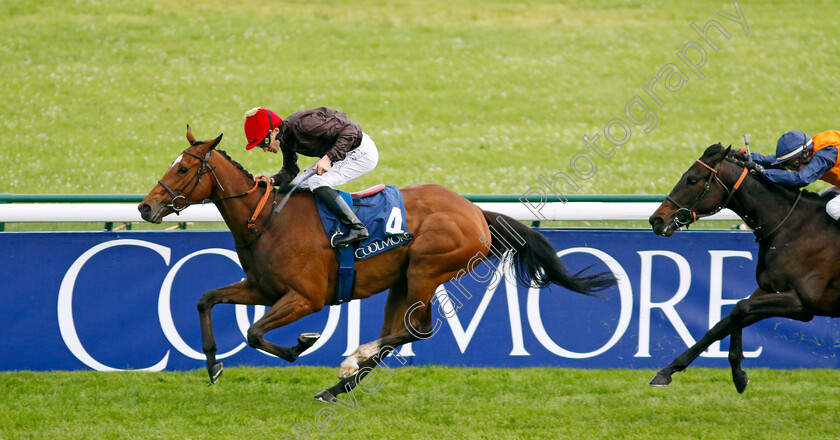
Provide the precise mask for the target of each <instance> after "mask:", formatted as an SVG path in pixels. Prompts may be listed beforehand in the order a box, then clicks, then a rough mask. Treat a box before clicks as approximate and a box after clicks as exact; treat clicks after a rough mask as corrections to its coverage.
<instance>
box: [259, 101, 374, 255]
mask: <svg viewBox="0 0 840 440" xmlns="http://www.w3.org/2000/svg"><path fill="white" fill-rule="evenodd" d="M245 137H246V138H247V139H248V145H246V147H245V149H246V150H250V149H251V148H254V147H256V146H259V147H260V148H262V150H263V151H266V152H271V153H277V152H278V151H282V152H283V168H282V169H281V170H280V172H278V173H277V174H275V175H274V176H272V177H270V178H269V179H268V180H269V183H270V184H271V185H277V186H280V187H281V190H282V189H285V190H288V188H289V185H290V184H291V183H297V181H294V182H293V179H295V177H296V176H297V175H298V172H299V171H300V169H299V168H298V166H297V157H298V153H300V154H302V155H304V156H310V157H318V158H319V159H318V160H317V161H316V162H315V163H313V164H312V165H311V167H310V168H311V169H312V170H314V171H315V173H316V174H317V175H313V176H312V177H311V178H309V179H308V180H307V181H305V182H302V183H301V184H300V186H301V188H304V189H310V190H311V191H312V192H313V193H314V194H315V196H317V197H319V198H320V199H321V200H322V201H323V202H324V204H325V205H326V206H327V208H329V210H330V211H332V213H333V214H335V215H336V217H338V219H339V220H340V221H341V222H342V223H344V224H346V225H348V226H349V227H350V230H349V231H348V232H347V234H344V235H342V236H340V237H339V238H337V239H335V240H334V241H333V242H332V243H331V244H332V245H333V246H334V247H344V246H348V245H350V244H352V243H354V242H357V241H361V240H364V239H366V238H368V230H367V228H365V225H364V224H363V223H362V222H361V221H359V218H358V217H356V214H355V213H354V212H353V210H352V209H351V208H350V206H348V205H347V202H345V201H344V199H343V198H341V196H340V195H339V194H338V192H337V191H336V190H335V189H333V188H334V187H336V186H339V185H343V184H345V183H347V182H349V181H351V180H353V179H356V178H358V177H361V176H363V175H365V174H367V173H369V172H370V171H371V170H373V168H374V167H376V163H377V162H378V161H379V151H378V150H377V149H376V144H374V143H373V141H372V140H371V139H370V137H369V136H368V135H367V134H365V133H363V132H362V129H361V127H359V124H357V123H355V122H353V121H351V120H350V119H349V118H348V117H347V115H346V114H344V113H342V112H340V111H338V110H334V109H331V108H327V107H321V108H316V109H312V110H302V111H299V112H297V113H295V114H293V115H291V116H289V117H288V118H286V120H285V121H283V120H282V119H280V117H278V116H277V114H276V113H274V112H273V111H271V110H268V109H264V108H259V107H258V108H254V109H251V110H249V111H248V112H247V113H245ZM264 179H266V176H264V175H262V174H257V175H256V176H254V181H260V180H264ZM300 180H302V179H301V177H298V181H300Z"/></svg>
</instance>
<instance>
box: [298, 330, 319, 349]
mask: <svg viewBox="0 0 840 440" xmlns="http://www.w3.org/2000/svg"><path fill="white" fill-rule="evenodd" d="M320 337H321V334H320V333H301V334H300V336H298V342H299V343H301V344H302V345H305V346H306V347H307V348H309V347H311V346H313V345H314V344H315V342H316V341H318V338H320Z"/></svg>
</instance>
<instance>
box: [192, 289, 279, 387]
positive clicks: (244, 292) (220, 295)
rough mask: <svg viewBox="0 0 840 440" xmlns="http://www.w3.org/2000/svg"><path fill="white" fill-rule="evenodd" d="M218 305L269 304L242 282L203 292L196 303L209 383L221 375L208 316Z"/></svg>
mask: <svg viewBox="0 0 840 440" xmlns="http://www.w3.org/2000/svg"><path fill="white" fill-rule="evenodd" d="M219 303H228V304H247V305H255V304H263V305H268V304H271V302H270V301H269V300H268V298H266V297H265V296H264V295H263V294H262V293H260V291H259V290H257V289H255V288H253V287H251V286H249V285H248V283H247V282H246V281H244V280H243V281H239V282H237V283H233V284H231V285H229V286H225V287H222V288H219V289H213V290H208V291H207V292H204V295H202V296H201V299H200V300H199V301H198V316H199V320H200V321H201V345H202V348H203V349H204V354H205V356H207V372H208V373H209V374H210V382H211V383H216V381H217V380H218V379H219V376H220V375H221V374H222V363H221V362H219V361H217V360H216V337H215V335H214V334H213V320H212V319H211V316H210V315H211V313H210V312H211V310H212V309H213V306H215V305H216V304H219Z"/></svg>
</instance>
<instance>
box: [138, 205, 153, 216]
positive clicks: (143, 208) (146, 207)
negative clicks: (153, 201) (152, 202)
mask: <svg viewBox="0 0 840 440" xmlns="http://www.w3.org/2000/svg"><path fill="white" fill-rule="evenodd" d="M137 210H138V211H140V213H141V214H148V213H149V212H150V211H151V210H152V207H151V206H149V205H148V204H147V203H141V204H139V205H137Z"/></svg>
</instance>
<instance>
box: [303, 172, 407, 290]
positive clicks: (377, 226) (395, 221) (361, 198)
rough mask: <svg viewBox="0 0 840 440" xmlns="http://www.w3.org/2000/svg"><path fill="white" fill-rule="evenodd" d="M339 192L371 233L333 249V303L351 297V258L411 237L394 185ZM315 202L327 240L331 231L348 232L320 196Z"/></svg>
mask: <svg viewBox="0 0 840 440" xmlns="http://www.w3.org/2000/svg"><path fill="white" fill-rule="evenodd" d="M338 193H339V194H340V195H341V197H342V198H344V201H346V202H347V205H349V206H350V207H351V208H353V211H354V212H355V213H356V216H357V217H359V220H361V221H362V223H364V224H365V227H366V228H367V230H368V233H369V234H370V237H368V238H367V239H365V240H363V241H361V242H357V243H354V244H353V245H351V246H347V247H343V248H336V249H335V256H336V258H337V259H338V294H337V295H336V301H335V304H341V303H343V302H347V301H350V298H351V297H352V296H353V283H354V281H355V278H356V270H355V269H354V268H353V263H354V261H358V260H364V259H365V258H369V257H372V256H374V255H376V254H379V253H381V252H385V251H387V250H388V249H391V248H394V247H397V246H400V245H403V244H406V243H408V242H409V241H411V239H412V238H414V235H412V234H411V233H410V232H406V231H405V228H406V221H405V201H404V200H403V197H402V193H401V192H400V190H399V189H398V188H397V187H396V186H394V185H383V184H379V185H376V186H374V187H372V188H369V189H366V190H364V191H361V192H358V193H353V194H350V193H347V192H344V191H338ZM315 203H316V205H317V206H318V214H319V215H320V216H321V223H322V224H323V225H324V231H325V232H326V233H327V237H328V238H330V242H332V237H333V235H334V234H346V233H347V231H348V229H349V228H348V227H347V226H346V225H344V224H343V223H341V221H339V220H338V218H337V217H336V216H335V215H334V214H333V213H332V212H331V211H330V210H329V208H327V206H326V205H324V203H323V202H322V201H321V199H320V198H318V197H315Z"/></svg>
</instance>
